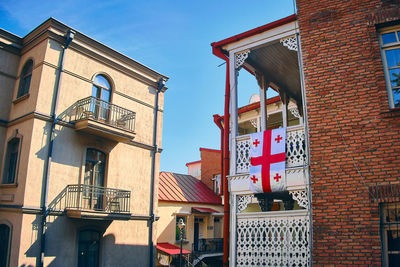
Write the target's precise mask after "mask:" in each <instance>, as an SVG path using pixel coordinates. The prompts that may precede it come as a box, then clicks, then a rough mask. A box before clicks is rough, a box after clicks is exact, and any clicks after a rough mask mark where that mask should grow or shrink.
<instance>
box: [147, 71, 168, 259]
mask: <svg viewBox="0 0 400 267" xmlns="http://www.w3.org/2000/svg"><path fill="white" fill-rule="evenodd" d="M165 83H166V80H165V79H164V78H161V79H160V80H159V81H158V87H157V89H156V98H155V108H154V126H153V149H154V150H153V157H152V159H151V181H150V208H149V215H150V220H149V266H151V267H153V266H155V261H154V244H153V223H154V221H155V217H154V181H155V178H156V177H155V176H156V175H158V173H155V170H156V167H155V165H156V155H157V153H159V151H158V146H157V125H158V109H159V105H158V97H159V94H160V92H165V90H167V87H166V86H165Z"/></svg>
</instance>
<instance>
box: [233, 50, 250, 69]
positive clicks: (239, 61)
mask: <svg viewBox="0 0 400 267" xmlns="http://www.w3.org/2000/svg"><path fill="white" fill-rule="evenodd" d="M249 53H250V50H246V51H243V52H240V53H237V54H235V57H236V60H235V69H237V70H238V69H240V68H241V67H242V65H243V63H244V62H245V60H246V58H247V57H248V56H249Z"/></svg>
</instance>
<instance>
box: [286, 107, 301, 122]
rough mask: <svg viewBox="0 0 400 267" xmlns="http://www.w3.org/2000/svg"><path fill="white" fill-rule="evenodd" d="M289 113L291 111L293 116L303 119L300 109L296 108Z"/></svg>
mask: <svg viewBox="0 0 400 267" xmlns="http://www.w3.org/2000/svg"><path fill="white" fill-rule="evenodd" d="M289 111H290V113H292V115H293V116H295V117H296V118H298V119H300V118H301V115H300V112H299V109H298V108H297V107H296V108H292V109H289Z"/></svg>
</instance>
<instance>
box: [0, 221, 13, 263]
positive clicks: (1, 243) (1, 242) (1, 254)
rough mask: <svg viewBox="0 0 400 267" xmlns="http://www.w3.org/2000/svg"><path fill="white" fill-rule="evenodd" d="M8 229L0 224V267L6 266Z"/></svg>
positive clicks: (8, 244) (8, 240) (8, 246)
mask: <svg viewBox="0 0 400 267" xmlns="http://www.w3.org/2000/svg"><path fill="white" fill-rule="evenodd" d="M10 230H11V229H10V227H9V226H8V225H6V224H0V266H2V267H3V266H8V254H9V251H10V232H11V231H10Z"/></svg>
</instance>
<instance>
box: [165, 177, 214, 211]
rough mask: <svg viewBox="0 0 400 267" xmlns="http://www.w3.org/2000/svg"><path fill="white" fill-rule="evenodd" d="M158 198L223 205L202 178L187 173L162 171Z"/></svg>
mask: <svg viewBox="0 0 400 267" xmlns="http://www.w3.org/2000/svg"><path fill="white" fill-rule="evenodd" d="M158 200H160V201H173V202H186V203H203V204H216V205H221V204H222V201H221V198H220V197H219V196H217V195H216V194H215V193H214V192H213V191H212V190H211V189H210V188H208V187H207V186H206V185H205V184H204V183H202V182H201V181H200V180H198V179H196V178H194V177H193V176H191V175H187V174H178V173H172V172H161V173H160V181H159V188H158Z"/></svg>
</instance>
